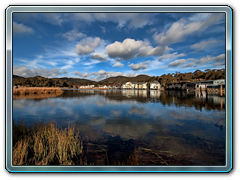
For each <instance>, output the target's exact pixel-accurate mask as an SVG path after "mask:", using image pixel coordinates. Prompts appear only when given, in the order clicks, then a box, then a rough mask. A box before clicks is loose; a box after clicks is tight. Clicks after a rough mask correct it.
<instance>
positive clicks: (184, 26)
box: [13, 13, 225, 81]
mask: <svg viewBox="0 0 240 180" xmlns="http://www.w3.org/2000/svg"><path fill="white" fill-rule="evenodd" d="M222 68H225V14H224V13H13V74H14V75H19V76H23V77H33V76H36V75H40V76H43V77H48V78H52V77H73V78H83V79H90V80H94V81H100V80H102V79H105V78H108V77H114V76H119V75H121V76H128V77H134V76H137V75H140V74H146V75H149V76H161V75H163V74H168V73H171V74H172V73H175V72H176V71H177V72H181V73H184V72H194V71H195V70H197V69H199V70H202V71H204V70H205V69H222Z"/></svg>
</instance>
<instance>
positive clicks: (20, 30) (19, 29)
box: [13, 21, 34, 34]
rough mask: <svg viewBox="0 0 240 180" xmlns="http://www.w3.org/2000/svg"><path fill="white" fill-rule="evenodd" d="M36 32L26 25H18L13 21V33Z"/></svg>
mask: <svg viewBox="0 0 240 180" xmlns="http://www.w3.org/2000/svg"><path fill="white" fill-rule="evenodd" d="M33 32H34V31H33V29H32V28H30V27H27V26H25V25H24V24H21V23H20V24H18V23H16V22H14V21H13V33H17V34H24V33H26V34H32V33H33Z"/></svg>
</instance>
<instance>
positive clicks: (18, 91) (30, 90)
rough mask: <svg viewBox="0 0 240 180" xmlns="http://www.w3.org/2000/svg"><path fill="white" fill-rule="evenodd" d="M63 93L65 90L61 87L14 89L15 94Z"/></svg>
mask: <svg viewBox="0 0 240 180" xmlns="http://www.w3.org/2000/svg"><path fill="white" fill-rule="evenodd" d="M50 93H51V94H52V93H55V94H61V93H63V91H62V90H61V89H60V88H47V87H27V88H18V89H13V95H28V94H50Z"/></svg>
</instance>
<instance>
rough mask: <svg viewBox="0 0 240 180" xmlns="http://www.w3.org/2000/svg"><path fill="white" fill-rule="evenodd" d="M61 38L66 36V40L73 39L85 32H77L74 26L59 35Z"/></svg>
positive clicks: (82, 35)
mask: <svg viewBox="0 0 240 180" xmlns="http://www.w3.org/2000/svg"><path fill="white" fill-rule="evenodd" d="M61 36H62V37H63V38H66V39H67V40H68V41H74V40H76V39H77V38H79V37H84V36H86V35H85V34H83V33H81V32H79V31H78V30H77V29H76V28H74V29H72V30H71V31H68V32H65V33H64V34H62V35H61Z"/></svg>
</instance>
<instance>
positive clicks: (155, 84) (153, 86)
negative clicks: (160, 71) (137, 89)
mask: <svg viewBox="0 0 240 180" xmlns="http://www.w3.org/2000/svg"><path fill="white" fill-rule="evenodd" d="M160 88H161V85H160V83H159V82H158V81H153V82H151V83H150V89H160Z"/></svg>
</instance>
